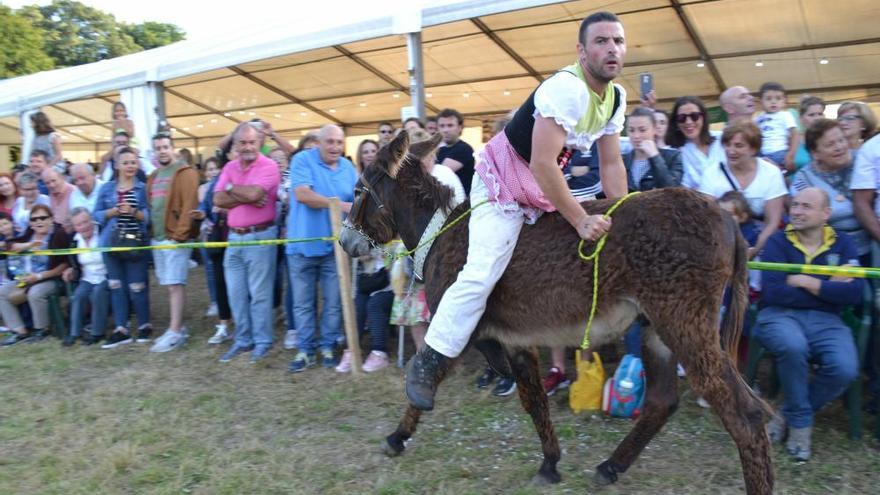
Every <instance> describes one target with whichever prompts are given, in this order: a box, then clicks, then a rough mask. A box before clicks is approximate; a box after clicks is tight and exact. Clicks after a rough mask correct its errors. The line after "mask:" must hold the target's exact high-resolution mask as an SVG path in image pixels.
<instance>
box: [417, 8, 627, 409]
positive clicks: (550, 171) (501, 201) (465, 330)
mask: <svg viewBox="0 0 880 495" xmlns="http://www.w3.org/2000/svg"><path fill="white" fill-rule="evenodd" d="M625 54H626V42H625V40H624V35H623V25H622V24H621V23H620V21H619V20H618V19H617V16H615V15H614V14H612V13H610V12H598V13H595V14H592V15H590V16H589V17H587V18H586V19H584V21H583V22H582V23H581V26H580V30H579V33H578V43H577V60H576V61H575V63H573V64H572V65H570V66H568V67H564V68H563V69H562V70H560V71H559V72H557V73H556V74H554V75H553V76H551V77H549V78H548V79H547V80H546V81H544V82H543V83H541V85H540V86H538V88H537V89H536V90H535V91H534V92H533V93H532V95H531V96H529V98H528V99H527V100H526V102H525V103H524V104H523V105H522V106H521V107H520V109H519V110H518V111H517V112H516V114H515V115H514V116H513V119H512V120H511V121H510V123H509V124H507V126H506V127H505V128H504V132H502V133H499V134H497V135H496V136H495V137H493V138H492V140H490V141H489V143H488V144H487V145H486V148H485V149H484V150H483V151H482V153H481V154H480V159H479V163H478V165H477V167H476V173H477V176H475V177H474V181H473V185H472V186H471V193H470V195H471V196H470V197H471V203H472V204H474V205H476V204H478V203H480V202H482V201H484V200H488V201H489V204H487V205H485V206H482V207H479V208H477V209H475V210H474V211H473V212H472V213H471V215H470V217H469V220H468V221H469V222H470V223H469V232H470V234H469V237H468V240H469V245H468V255H467V262H466V263H465V266H464V268H462V270H461V272H459V274H458V278H457V279H456V281H455V283H453V284H452V286H450V287H449V289H447V290H446V292H445V293H444V295H443V298H442V300H441V301H440V305H439V306H438V308H437V311H436V312H435V314H434V315H433V317H432V318H431V325H430V327H429V328H428V334H427V336H426V338H425V344H426V345H425V346H424V347H423V348H422V349H421V350H420V351H419V352H418V353H417V354H416V355H415V357H414V358H413V359H412V360H411V361H410V363H409V365H408V367H407V373H406V394H407V397H408V398H409V401H410V403H411V404H412V405H413V406H414V407H415V408H417V409H420V410H431V409H432V408H433V407H434V393H435V391H436V385H435V383H436V378H438V377H442V376H443V375H444V374H445V373H446V371H447V370H448V368H449V366H450V364H451V362H452V359H453V358H455V357H456V356H458V355H459V354H460V353H461V351H462V349H464V347H465V345H466V344H467V342H468V340H469V338H470V335H471V333H473V331H474V329H475V328H476V326H477V322H478V321H479V320H480V318H481V317H482V315H483V311H484V310H485V308H486V300H487V299H488V297H489V294H490V293H491V292H492V289H493V288H494V286H495V283H496V282H497V281H498V279H500V278H501V275H502V274H503V273H504V270H505V268H506V267H507V264H508V263H509V262H510V259H511V257H512V256H513V250H514V248H515V247H516V241H517V239H518V237H519V233H520V229H521V228H522V225H523V223H525V222H528V223H534V222H535V221H536V220H537V218H538V217H539V216H540V215H541V214H542V213H544V212H551V211H559V213H560V214H561V215H562V217H563V218H564V219H565V220H566V221H568V223H569V224H571V226H572V228H574V229H575V230H576V231H577V233H578V236H580V237H581V238H582V239H584V240H587V241H594V240H596V239H598V238H599V237H600V236H601V235H602V234H603V233H605V232H607V231H608V229H609V228H610V227H611V222H610V220H606V219H605V218H603V217H602V215H588V214H587V213H586V212H585V211H584V209H583V207H582V206H581V205H580V204H579V203H578V201H577V200H576V199H575V198H574V196H572V194H571V191H569V188H568V185H567V184H566V182H565V178H564V177H563V174H562V170H561V169H562V168H563V167H564V166H565V164H566V163H567V162H568V160H569V159H570V157H571V154H572V153H573V152H574V151H582V152H586V151H588V150H589V149H590V146H591V145H592V144H593V142H596V143H597V148H598V152H599V164H600V168H599V176H600V180H601V182H602V189H603V191H604V192H605V195H606V196H607V197H609V198H618V197H621V196H623V195H625V194H626V192H627V181H626V169H625V168H624V166H623V160H622V158H621V155H620V131H621V129H623V124H624V116H625V114H626V94H625V91H624V89H623V88H622V87H620V86H619V85H615V84H612V83H611V81H612V80H613V79H614V78H615V77H617V76H618V75H619V74H620V71H621V70H622V69H623V57H624V55H625Z"/></svg>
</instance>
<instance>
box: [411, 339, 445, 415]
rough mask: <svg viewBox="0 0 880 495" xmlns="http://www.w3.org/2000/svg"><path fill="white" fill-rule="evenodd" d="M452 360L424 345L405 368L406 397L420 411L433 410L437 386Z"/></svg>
mask: <svg viewBox="0 0 880 495" xmlns="http://www.w3.org/2000/svg"><path fill="white" fill-rule="evenodd" d="M451 365H452V359H450V358H448V357H446V356H444V355H443V354H440V353H439V352H437V351H435V350H434V349H431V347H430V346H428V345H425V346H424V347H422V350H420V351H419V352H417V353H416V355H415V356H413V358H412V359H410V360H409V364H407V366H406V397H407V398H408V399H409V403H410V404H412V406H413V407H415V408H416V409H419V410H421V411H430V410H431V409H434V394H435V393H436V392H437V384H438V383H440V381H441V380H442V379H443V377H444V376H446V372H447V371H449V368H450V366H451Z"/></svg>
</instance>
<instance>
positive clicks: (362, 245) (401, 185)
mask: <svg viewBox="0 0 880 495" xmlns="http://www.w3.org/2000/svg"><path fill="white" fill-rule="evenodd" d="M439 142H440V135H439V134H438V135H436V136H434V137H433V138H431V139H429V140H427V141H423V142H418V143H414V144H412V145H410V139H409V134H407V133H406V132H401V133H400V134H399V135H398V136H397V137H396V138H394V140H393V141H391V142H390V143H388V145H387V146H384V147H382V149H380V150H379V154H378V155H377V156H376V161H375V162H373V164H372V165H370V166H369V167H367V168H366V169H365V170H364V172H363V174H362V175H361V176H360V178H359V179H358V183H357V185H356V186H355V195H354V202H353V203H352V205H351V211H350V213H349V215H348V219H347V220H346V222H345V224H344V227H345V228H344V229H343V231H342V234H341V235H340V238H339V243H340V244H341V245H342V248H343V249H345V251H346V252H347V253H348V254H349V255H351V256H361V255H364V254H367V253H368V252H369V251H370V249H371V248H372V247H374V246H378V245H382V244H385V243H387V242H389V241H391V240H392V239H393V238H394V236H395V235H396V234H398V233H400V229H401V227H404V228H405V226H401V225H399V223H400V222H399V218H400V215H408V216H411V217H412V218H415V216H416V215H418V213H419V212H418V210H420V209H429V208H428V207H426V206H425V205H423V204H419V203H423V202H418V201H413V199H416V196H417V195H418V191H419V190H420V189H421V187H420V185H419V184H420V183H421V182H423V181H424V179H425V175H426V174H425V172H424V171H423V170H422V168H421V161H422V160H423V159H424V158H425V157H427V156H429V155H431V154H432V153H433V152H434V150H435V149H436V148H437V145H438V144H439ZM408 193H410V194H408ZM411 193H415V194H411ZM447 202H448V197H447ZM431 211H433V210H432V209H431Z"/></svg>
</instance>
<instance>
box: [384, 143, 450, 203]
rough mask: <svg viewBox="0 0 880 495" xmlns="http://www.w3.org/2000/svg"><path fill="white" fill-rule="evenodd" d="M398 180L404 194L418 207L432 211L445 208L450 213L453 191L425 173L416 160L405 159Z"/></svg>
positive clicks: (411, 158) (408, 157)
mask: <svg viewBox="0 0 880 495" xmlns="http://www.w3.org/2000/svg"><path fill="white" fill-rule="evenodd" d="M397 180H398V182H400V185H401V186H402V187H401V188H402V189H403V191H404V194H405V195H406V196H407V198H409V199H411V200H412V201H414V202H415V204H416V206H418V207H420V208H425V209H427V210H432V211H433V210H436V209H437V208H443V209H445V210H446V212H447V213H448V212H449V210H450V207H449V205H450V204H451V202H452V195H453V191H452V189H451V188H450V187H448V186H446V185H444V184H442V183H441V182H440V181H438V180H437V179H436V178H434V176H433V175H431V174H429V173H427V172H425V171H424V169H423V168H422V167H421V164H420V163H419V161H418V160H417V159H416V158H414V157H411V156H407V157H406V158H405V161H404V163H403V166H402V167H401V168H400V172H398V174H397Z"/></svg>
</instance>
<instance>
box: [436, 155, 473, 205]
mask: <svg viewBox="0 0 880 495" xmlns="http://www.w3.org/2000/svg"><path fill="white" fill-rule="evenodd" d="M431 175H433V176H434V178H435V179H437V180H438V181H440V183H441V184H443V185H444V186H447V187H449V188H451V189H452V192H453V198H452V201H453V203H454V204H453V205H452V206H453V207H456V206H458V205H459V204H460V203H461V202H462V201H464V200H465V199H466V198H467V196H466V195H465V193H464V187H463V186H462V185H461V179H459V178H458V176H457V175H455V172H453V171H452V169H451V168H449V167H447V166H446V165H440V164H439V163H438V164H436V165H434V168H432V169H431Z"/></svg>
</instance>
